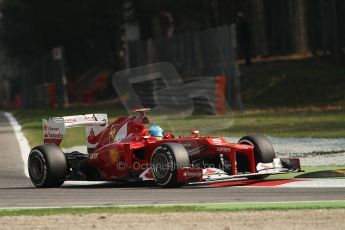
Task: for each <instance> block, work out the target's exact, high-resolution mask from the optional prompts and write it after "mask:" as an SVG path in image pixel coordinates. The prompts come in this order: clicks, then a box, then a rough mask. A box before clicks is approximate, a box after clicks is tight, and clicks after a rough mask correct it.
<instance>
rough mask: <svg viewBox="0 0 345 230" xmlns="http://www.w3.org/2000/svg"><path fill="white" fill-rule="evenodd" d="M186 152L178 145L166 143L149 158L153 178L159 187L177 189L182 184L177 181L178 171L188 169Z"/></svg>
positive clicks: (188, 162) (188, 163)
mask: <svg viewBox="0 0 345 230" xmlns="http://www.w3.org/2000/svg"><path fill="white" fill-rule="evenodd" d="M189 166H190V161H189V156H188V153H187V150H186V149H185V148H184V147H183V145H181V144H178V143H167V144H162V145H160V146H158V147H157V148H156V149H155V150H154V152H153V154H152V157H151V167H152V168H151V169H152V175H153V178H154V180H155V182H156V184H158V185H159V186H162V187H178V186H181V185H182V184H183V183H179V182H178V181H177V173H178V169H179V168H182V167H189Z"/></svg>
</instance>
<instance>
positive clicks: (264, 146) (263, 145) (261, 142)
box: [238, 135, 276, 179]
mask: <svg viewBox="0 0 345 230" xmlns="http://www.w3.org/2000/svg"><path fill="white" fill-rule="evenodd" d="M238 143H239V144H246V145H250V146H253V147H254V161H255V166H256V165H257V164H258V163H260V162H261V163H270V162H273V159H274V158H275V155H276V154H275V151H274V149H273V146H272V144H271V142H270V141H269V140H268V139H267V137H265V136H263V135H248V136H244V137H242V138H241V139H240V140H239V141H238ZM265 177H267V175H259V176H251V177H248V178H249V179H262V178H265Z"/></svg>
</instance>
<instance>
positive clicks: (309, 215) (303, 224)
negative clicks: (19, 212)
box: [0, 209, 345, 230]
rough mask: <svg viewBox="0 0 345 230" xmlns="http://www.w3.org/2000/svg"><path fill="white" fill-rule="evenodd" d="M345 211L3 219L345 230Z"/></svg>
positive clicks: (16, 223) (70, 225) (1, 221)
mask: <svg viewBox="0 0 345 230" xmlns="http://www.w3.org/2000/svg"><path fill="white" fill-rule="evenodd" d="M344 219H345V209H328V210H327V209H319V210H289V211H245V212H242V211H241V212H181V213H159V214H145V213H142V214H111V213H98V214H75V215H65V214H64V215H51V216H4V217H0V226H1V229H2V230H9V229H11V230H12V229H61V228H62V226H63V228H64V229H76V230H78V229H81V230H86V229H139V230H142V229H153V230H154V229H157V230H160V229H165V230H167V229H223V230H236V229H241V230H245V229H279V230H285V229H286V230H291V229H315V230H318V229H320V230H324V229H327V230H332V229H337V230H338V229H345V221H344Z"/></svg>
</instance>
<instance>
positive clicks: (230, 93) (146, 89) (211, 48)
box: [128, 25, 242, 108]
mask: <svg viewBox="0 0 345 230" xmlns="http://www.w3.org/2000/svg"><path fill="white" fill-rule="evenodd" d="M159 62H168V63H171V64H172V65H174V67H175V68H176V69H177V71H178V73H179V75H180V77H181V78H182V79H183V81H184V82H185V83H188V82H190V81H193V80H192V79H194V80H195V79H198V80H202V79H209V78H215V79H216V78H217V77H218V76H224V80H223V81H224V84H225V87H224V88H221V89H220V88H219V89H218V88H217V84H216V82H217V80H214V84H213V85H208V87H211V88H212V87H213V88H214V89H217V90H215V92H216V93H215V94H214V97H215V98H216V99H215V100H214V103H215V104H213V107H214V108H215V107H216V104H217V103H218V104H219V102H216V101H218V99H217V98H218V97H220V96H219V95H220V94H223V95H224V94H225V98H224V102H225V99H226V101H227V102H228V103H229V104H230V105H231V106H236V107H242V100H241V94H240V84H239V74H240V72H239V70H238V64H237V43H236V32H235V26H234V25H231V26H222V27H218V28H213V29H210V30H206V31H201V32H199V31H196V32H188V33H184V34H178V35H174V36H172V37H169V38H157V39H149V40H147V41H131V42H129V43H128V65H129V66H128V67H129V68H133V67H138V66H143V65H147V64H151V63H159ZM161 88H162V84H161V83H159V81H148V82H142V83H140V84H138V85H137V87H136V89H137V90H138V94H139V95H140V97H141V99H143V100H144V101H145V102H146V103H148V106H150V101H151V102H152V103H153V102H154V99H153V95H152V92H154V91H156V90H157V89H161ZM163 88H164V86H163ZM205 89H207V88H205ZM222 91H224V92H222ZM221 100H223V99H221ZM218 106H219V105H218Z"/></svg>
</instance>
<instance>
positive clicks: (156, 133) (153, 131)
mask: <svg viewBox="0 0 345 230" xmlns="http://www.w3.org/2000/svg"><path fill="white" fill-rule="evenodd" d="M163 133H164V130H163V129H162V128H161V127H160V126H159V125H151V126H150V127H149V134H150V135H151V136H153V137H155V138H156V139H158V140H161V139H162V138H163Z"/></svg>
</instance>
